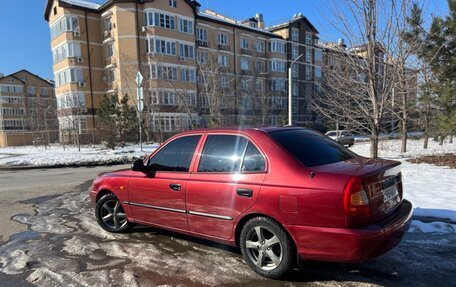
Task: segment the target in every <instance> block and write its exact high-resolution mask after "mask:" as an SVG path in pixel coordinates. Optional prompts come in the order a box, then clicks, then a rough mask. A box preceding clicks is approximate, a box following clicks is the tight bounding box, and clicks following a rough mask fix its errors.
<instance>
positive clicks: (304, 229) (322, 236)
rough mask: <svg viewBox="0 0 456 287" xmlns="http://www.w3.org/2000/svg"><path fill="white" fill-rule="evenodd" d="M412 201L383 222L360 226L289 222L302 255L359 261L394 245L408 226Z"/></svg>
mask: <svg viewBox="0 0 456 287" xmlns="http://www.w3.org/2000/svg"><path fill="white" fill-rule="evenodd" d="M411 220H412V204H411V203H410V202H409V201H407V200H404V201H403V202H402V204H401V207H400V208H399V209H398V210H397V211H396V212H395V213H394V214H393V215H391V216H390V217H388V219H386V220H385V221H384V222H380V223H377V224H372V225H367V226H363V227H360V228H326V227H310V226H298V225H288V226H285V228H286V229H287V230H288V232H290V234H291V236H292V237H293V239H294V241H295V243H296V247H297V250H298V254H299V256H300V257H302V258H303V259H311V260H321V261H338V262H361V261H365V260H367V259H372V258H375V257H377V256H380V255H382V254H384V253H385V252H387V251H389V250H391V249H392V248H394V247H395V246H396V245H397V244H398V243H399V242H400V241H401V239H402V237H403V236H404V235H405V233H406V232H407V230H408V228H409V227H410V223H411Z"/></svg>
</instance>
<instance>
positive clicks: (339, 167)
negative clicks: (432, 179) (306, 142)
mask: <svg viewBox="0 0 456 287" xmlns="http://www.w3.org/2000/svg"><path fill="white" fill-rule="evenodd" d="M400 164H401V163H400V162H398V161H392V160H384V159H369V158H365V157H355V158H353V159H349V160H346V161H340V162H336V163H332V164H327V165H321V166H317V167H313V168H312V169H313V170H314V171H315V172H328V173H335V171H337V173H338V174H343V175H347V176H355V177H359V178H361V179H362V183H363V186H364V190H365V192H366V195H367V197H368V199H369V207H370V212H371V220H372V221H373V222H377V221H380V220H382V219H384V218H385V217H387V216H388V215H390V214H391V213H393V212H394V211H395V210H396V209H397V208H398V207H399V205H400V203H401V202H402V197H403V190H402V176H401V172H400Z"/></svg>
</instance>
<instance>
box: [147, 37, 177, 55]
mask: <svg viewBox="0 0 456 287" xmlns="http://www.w3.org/2000/svg"><path fill="white" fill-rule="evenodd" d="M154 52H155V53H158V54H165V55H171V56H176V42H171V41H167V40H162V39H153V38H150V39H146V53H154Z"/></svg>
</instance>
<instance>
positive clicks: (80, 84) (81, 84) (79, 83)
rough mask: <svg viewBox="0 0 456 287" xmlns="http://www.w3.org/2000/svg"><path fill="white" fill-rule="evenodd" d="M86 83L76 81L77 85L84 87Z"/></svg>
mask: <svg viewBox="0 0 456 287" xmlns="http://www.w3.org/2000/svg"><path fill="white" fill-rule="evenodd" d="M85 86H86V84H85V83H84V82H78V87H85Z"/></svg>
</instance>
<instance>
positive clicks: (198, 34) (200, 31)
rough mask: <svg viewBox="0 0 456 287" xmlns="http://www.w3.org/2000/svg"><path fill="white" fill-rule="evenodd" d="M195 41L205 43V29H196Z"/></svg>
mask: <svg viewBox="0 0 456 287" xmlns="http://www.w3.org/2000/svg"><path fill="white" fill-rule="evenodd" d="M196 39H197V40H198V41H203V42H206V43H207V29H201V28H198V29H196Z"/></svg>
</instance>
